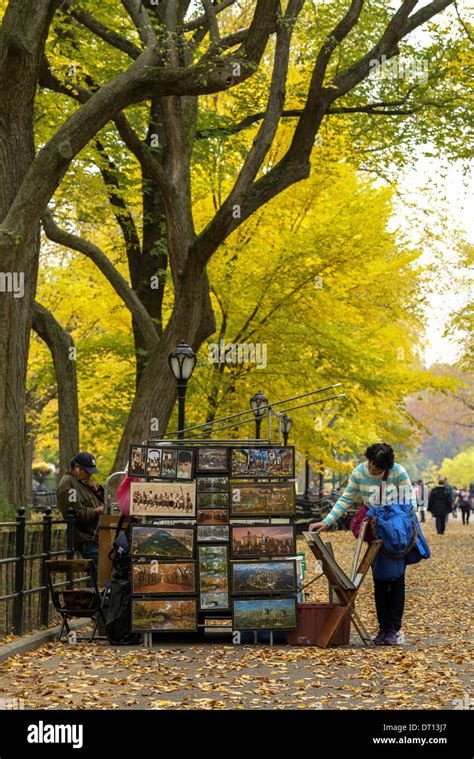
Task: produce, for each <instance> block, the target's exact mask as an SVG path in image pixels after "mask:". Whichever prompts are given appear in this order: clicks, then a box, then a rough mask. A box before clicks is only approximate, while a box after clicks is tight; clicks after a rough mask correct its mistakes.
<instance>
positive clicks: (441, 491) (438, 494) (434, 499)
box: [428, 480, 452, 535]
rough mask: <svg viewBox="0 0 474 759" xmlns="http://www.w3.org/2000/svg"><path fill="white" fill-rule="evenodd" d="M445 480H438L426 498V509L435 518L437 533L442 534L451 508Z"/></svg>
mask: <svg viewBox="0 0 474 759" xmlns="http://www.w3.org/2000/svg"><path fill="white" fill-rule="evenodd" d="M444 483H445V481H444V480H440V481H439V483H438V487H436V488H433V490H432V491H431V493H430V496H429V498H428V511H430V512H431V514H432V515H433V516H434V517H435V519H436V532H437V533H438V535H444V530H445V527H446V520H447V518H448V514H450V513H451V510H452V498H451V494H450V492H449V490H448V488H447V487H446V486H445V484H444Z"/></svg>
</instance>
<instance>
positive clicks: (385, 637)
mask: <svg viewBox="0 0 474 759" xmlns="http://www.w3.org/2000/svg"><path fill="white" fill-rule="evenodd" d="M365 457H366V459H367V461H366V462H363V463H362V464H359V465H358V466H356V468H355V469H354V470H353V472H352V474H351V475H350V477H349V482H348V484H347V487H346V489H345V490H344V492H343V494H342V495H341V497H340V498H339V500H338V501H337V502H336V503H335V504H334V506H333V508H332V509H331V511H330V512H329V514H328V515H327V516H326V517H325V518H324V519H323V520H322V521H321V522H314V523H313V524H310V526H309V529H310V531H312V530H317V531H318V532H321V531H322V530H326V529H327V528H328V527H330V526H331V525H332V524H334V522H336V521H337V520H338V519H340V518H341V517H343V516H344V515H345V514H346V512H347V509H348V508H349V507H350V506H352V505H353V504H355V503H357V504H358V505H359V506H360V504H361V503H364V504H365V505H366V506H368V507H369V508H372V507H374V506H385V505H386V504H390V503H396V502H400V503H407V504H408V505H409V504H411V506H412V508H413V509H415V508H416V497H415V493H414V492H413V488H412V486H411V482H410V478H409V477H408V474H407V472H406V471H405V469H404V468H403V467H402V466H401V465H400V464H396V463H395V455H394V452H393V448H392V446H390V445H388V444H387V443H374V445H370V446H369V447H368V448H367V450H366V451H365ZM383 478H385V482H383ZM374 597H375V609H376V612H377V620H378V623H379V632H378V633H377V635H376V636H375V638H374V643H375V645H376V646H382V645H385V646H396V645H398V644H399V643H401V642H402V641H403V634H402V633H401V627H402V617H403V612H404V608H405V573H404V572H403V573H402V574H400V575H399V576H397V577H394V578H392V579H391V580H390V581H388V580H380V579H375V577H374Z"/></svg>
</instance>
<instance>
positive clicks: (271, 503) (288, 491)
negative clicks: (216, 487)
mask: <svg viewBox="0 0 474 759" xmlns="http://www.w3.org/2000/svg"><path fill="white" fill-rule="evenodd" d="M230 503H231V514H232V516H233V517H251V516H255V517H272V516H293V515H294V514H295V513H296V500H295V486H294V483H293V482H240V481H239V480H237V481H235V482H232V483H231V498H230Z"/></svg>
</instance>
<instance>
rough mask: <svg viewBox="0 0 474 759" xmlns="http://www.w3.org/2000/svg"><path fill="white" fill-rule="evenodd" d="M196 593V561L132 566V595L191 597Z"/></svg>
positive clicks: (148, 563)
mask: <svg viewBox="0 0 474 759" xmlns="http://www.w3.org/2000/svg"><path fill="white" fill-rule="evenodd" d="M195 592H196V568H195V562H194V561H176V562H169V561H168V562H166V561H146V562H144V563H139V564H132V593H144V594H151V593H155V594H159V595H175V594H176V595H190V594H192V593H195Z"/></svg>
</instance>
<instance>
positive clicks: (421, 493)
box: [413, 480, 428, 522]
mask: <svg viewBox="0 0 474 759" xmlns="http://www.w3.org/2000/svg"><path fill="white" fill-rule="evenodd" d="M413 490H414V491H415V496H416V505H417V510H418V514H419V515H420V522H426V518H425V512H426V506H427V503H426V501H425V485H424V483H423V480H417V483H416V485H415V486H414V487H413ZM426 490H428V488H426Z"/></svg>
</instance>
